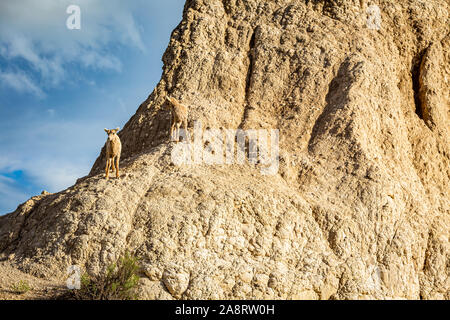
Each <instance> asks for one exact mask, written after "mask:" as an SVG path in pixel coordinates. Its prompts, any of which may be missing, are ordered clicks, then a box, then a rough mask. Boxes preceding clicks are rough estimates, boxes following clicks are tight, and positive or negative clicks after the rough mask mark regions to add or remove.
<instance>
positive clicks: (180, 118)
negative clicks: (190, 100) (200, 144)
mask: <svg viewBox="0 0 450 320" xmlns="http://www.w3.org/2000/svg"><path fill="white" fill-rule="evenodd" d="M167 102H168V105H169V109H170V111H171V113H172V121H171V125H170V141H176V142H179V141H180V127H181V124H183V128H184V130H185V132H186V137H187V135H188V131H187V119H188V109H187V107H186V106H185V105H183V104H181V103H180V102H179V101H178V100H176V99H174V98H172V97H167ZM174 131H175V138H174V135H173V134H174ZM187 140H188V141H189V139H187Z"/></svg>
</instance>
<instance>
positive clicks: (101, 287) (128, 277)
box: [73, 252, 139, 300]
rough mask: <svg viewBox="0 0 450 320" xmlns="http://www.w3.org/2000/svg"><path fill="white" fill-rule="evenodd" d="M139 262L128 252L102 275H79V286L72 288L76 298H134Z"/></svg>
mask: <svg viewBox="0 0 450 320" xmlns="http://www.w3.org/2000/svg"><path fill="white" fill-rule="evenodd" d="M138 273H139V263H138V259H137V258H136V257H133V256H132V255H130V254H129V253H128V252H127V253H125V255H124V256H123V257H122V258H120V259H119V261H118V262H117V263H113V264H111V265H110V266H108V268H107V271H106V273H105V274H103V275H99V276H96V277H90V276H89V275H88V274H86V273H85V274H83V275H82V276H81V287H80V289H79V290H74V291H73V295H74V298H75V299H78V300H134V299H136V287H137V285H138V282H139V276H138Z"/></svg>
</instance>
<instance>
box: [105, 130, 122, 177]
mask: <svg viewBox="0 0 450 320" xmlns="http://www.w3.org/2000/svg"><path fill="white" fill-rule="evenodd" d="M119 130H120V128H116V129H111V130H108V129H105V132H106V134H107V135H108V140H106V168H105V173H106V180H108V179H109V168H111V170H113V168H114V167H115V169H116V178H118V179H120V175H119V161H120V153H121V152H122V143H121V142H120V139H119V136H118V135H117V132H118V131H119Z"/></svg>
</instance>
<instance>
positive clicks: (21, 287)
mask: <svg viewBox="0 0 450 320" xmlns="http://www.w3.org/2000/svg"><path fill="white" fill-rule="evenodd" d="M11 290H12V291H13V292H14V293H16V294H24V293H26V292H28V291H30V290H31V287H30V285H29V284H28V282H27V281H25V280H20V281H19V282H17V283H15V284H13V285H12V286H11Z"/></svg>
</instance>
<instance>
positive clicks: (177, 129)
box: [175, 122, 181, 142]
mask: <svg viewBox="0 0 450 320" xmlns="http://www.w3.org/2000/svg"><path fill="white" fill-rule="evenodd" d="M180 127H181V122H178V123H177V128H176V130H175V133H176V137H175V141H176V142H179V141H180Z"/></svg>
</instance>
